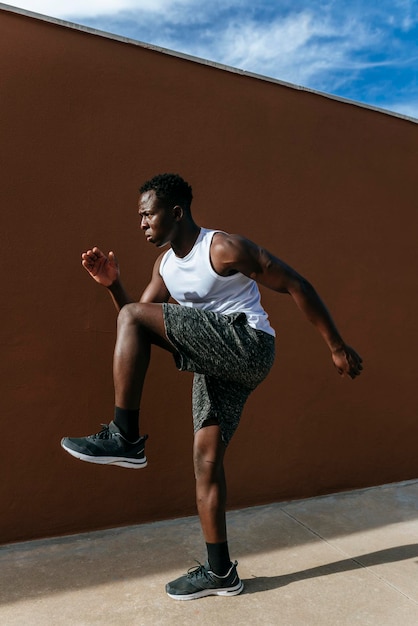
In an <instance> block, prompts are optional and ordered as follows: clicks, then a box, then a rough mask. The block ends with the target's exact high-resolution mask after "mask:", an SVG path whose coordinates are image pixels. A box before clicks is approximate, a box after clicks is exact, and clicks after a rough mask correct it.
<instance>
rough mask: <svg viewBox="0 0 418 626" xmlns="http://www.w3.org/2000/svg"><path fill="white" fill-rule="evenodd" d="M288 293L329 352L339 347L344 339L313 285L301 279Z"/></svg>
mask: <svg viewBox="0 0 418 626" xmlns="http://www.w3.org/2000/svg"><path fill="white" fill-rule="evenodd" d="M289 293H290V295H291V296H292V298H293V300H294V302H295V304H296V305H297V306H298V308H299V309H300V310H301V311H302V313H303V314H304V315H305V317H306V318H307V319H308V320H309V321H310V322H311V323H312V324H313V325H314V326H315V328H316V329H317V330H318V332H319V333H320V335H321V336H322V338H323V339H324V341H325V343H326V344H327V346H328V347H329V349H330V350H331V352H335V351H336V350H339V349H341V347H343V346H344V341H343V339H342V337H341V335H340V333H339V331H338V329H337V327H336V325H335V323H334V320H333V319H332V317H331V314H330V313H329V311H328V309H327V307H326V306H325V304H324V303H323V302H322V300H321V298H320V297H319V295H318V294H317V292H316V291H315V289H314V288H313V286H312V285H311V284H310V283H309V282H308V281H306V280H305V279H303V280H301V281H300V282H299V283H298V285H297V286H296V287H295V288H294V289H291V290H289Z"/></svg>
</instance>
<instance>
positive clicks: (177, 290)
mask: <svg viewBox="0 0 418 626" xmlns="http://www.w3.org/2000/svg"><path fill="white" fill-rule="evenodd" d="M217 232H222V231H217V230H209V229H207V228H201V229H200V233H199V236H198V238H197V239H196V243H195V244H194V246H193V248H192V249H191V250H190V252H189V254H188V255H187V256H185V257H183V258H180V257H177V256H176V255H175V254H174V252H173V250H172V249H170V250H168V251H167V252H166V253H165V254H164V256H163V258H162V259H161V264H160V274H161V277H162V279H163V281H164V283H165V285H166V287H167V289H168V291H169V292H170V294H171V296H172V297H173V298H174V299H175V300H176V301H177V302H178V303H179V304H180V305H182V306H189V307H196V308H198V309H204V310H207V311H214V312H216V313H223V314H225V315H228V314H230V313H245V314H246V316H247V321H248V324H249V325H250V326H251V327H252V328H256V329H258V330H263V331H264V332H266V333H269V334H270V335H273V336H274V335H275V332H274V330H273V328H272V327H271V326H270V323H269V321H268V315H267V313H266V312H265V310H264V309H263V307H262V306H261V300H260V291H259V289H258V286H257V283H256V282H255V281H254V280H252V279H251V278H248V277H247V276H245V275H244V274H241V273H240V272H237V273H236V274H232V275H231V276H220V275H219V274H217V273H216V272H215V270H214V269H213V267H212V264H211V261H210V246H211V243H212V238H213V235H214V234H215V233H217Z"/></svg>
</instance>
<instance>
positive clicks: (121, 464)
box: [61, 442, 147, 469]
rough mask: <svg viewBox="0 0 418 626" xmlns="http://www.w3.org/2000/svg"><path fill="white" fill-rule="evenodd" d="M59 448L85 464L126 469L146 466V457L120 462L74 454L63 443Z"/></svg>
mask: <svg viewBox="0 0 418 626" xmlns="http://www.w3.org/2000/svg"><path fill="white" fill-rule="evenodd" d="M61 446H62V448H64V450H65V451H66V452H68V454H71V456H73V457H75V458H76V459H79V460H80V461H86V462H87V463H96V465H118V466H119V467H127V468H128V469H142V468H143V467H146V466H147V457H144V458H143V459H138V460H136V459H132V460H130V459H124V460H123V461H122V460H121V459H120V458H119V457H117V456H89V455H88V454H83V453H82V452H76V451H75V450H71V448H67V446H66V445H65V444H64V443H63V442H61Z"/></svg>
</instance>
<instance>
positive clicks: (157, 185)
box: [139, 174, 193, 211]
mask: <svg viewBox="0 0 418 626" xmlns="http://www.w3.org/2000/svg"><path fill="white" fill-rule="evenodd" d="M151 190H154V191H155V195H156V196H157V198H158V199H159V200H163V201H165V202H168V203H172V204H173V205H176V204H178V205H180V206H181V207H182V208H183V209H186V210H188V211H190V206H191V204H192V200H193V193H192V188H191V186H190V185H189V183H186V181H185V180H183V178H182V177H181V176H179V175H178V174H157V176H154V177H153V178H151V179H150V180H147V181H146V182H145V183H144V184H143V185H141V187H140V189H139V192H140V193H145V192H146V191H151Z"/></svg>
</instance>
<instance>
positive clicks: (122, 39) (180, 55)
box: [0, 2, 418, 124]
mask: <svg viewBox="0 0 418 626" xmlns="http://www.w3.org/2000/svg"><path fill="white" fill-rule="evenodd" d="M0 11H7V12H9V13H16V14H18V15H22V16H25V17H30V18H33V19H36V20H40V21H43V22H49V23H50V24H55V25H56V26H61V27H64V28H70V29H72V30H78V31H81V32H85V33H87V34H90V35H95V36H97V37H103V38H105V39H110V40H113V41H118V42H120V43H126V44H129V45H134V46H138V47H140V48H144V49H147V50H152V51H154V52H159V53H161V54H165V55H168V56H172V57H177V58H179V59H183V60H185V61H191V62H193V63H198V64H200V65H207V66H209V67H213V68H215V69H218V70H222V71H225V72H230V73H232V74H240V75H241V76H247V77H249V78H254V79H256V80H261V81H264V82H269V83H273V84H276V85H280V86H282V87H287V88H289V89H295V90H297V91H304V92H307V93H311V94H313V95H316V96H320V97H322V98H327V99H329V100H335V101H336V102H341V103H343V104H349V105H352V106H356V107H359V108H362V109H368V110H369V111H374V112H376V113H381V114H384V115H389V116H391V117H396V118H399V119H402V120H406V121H408V122H412V123H414V124H418V118H414V117H410V116H408V115H402V114H401V113H397V112H396V111H390V110H388V109H383V108H379V107H375V106H372V105H370V104H365V103H363V102H358V101H356V100H350V99H348V98H342V97H340V96H335V95H333V94H329V93H326V92H322V91H317V90H315V89H310V88H309V87H304V86H302V85H296V84H294V83H289V82H286V81H282V80H279V79H277V78H272V77H269V76H263V75H262V74H256V73H254V72H248V71H247V70H242V69H239V68H236V67H232V66H230V65H223V64H222V63H217V62H216V61H210V60H208V59H203V58H200V57H196V56H192V55H189V54H184V53H183V52H177V51H175V50H170V49H168V48H162V47H160V46H156V45H154V44H150V43H145V42H142V41H139V40H137V39H131V38H129V37H123V36H122V35H115V34H113V33H108V32H106V31H102V30H98V29H95V28H91V27H89V26H84V25H83V24H77V23H75V22H69V21H67V20H62V19H59V18H56V17H51V16H49V15H43V14H41V13H35V12H34V11H28V10H27V9H22V8H20V7H15V6H11V5H9V4H4V3H2V2H0Z"/></svg>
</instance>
